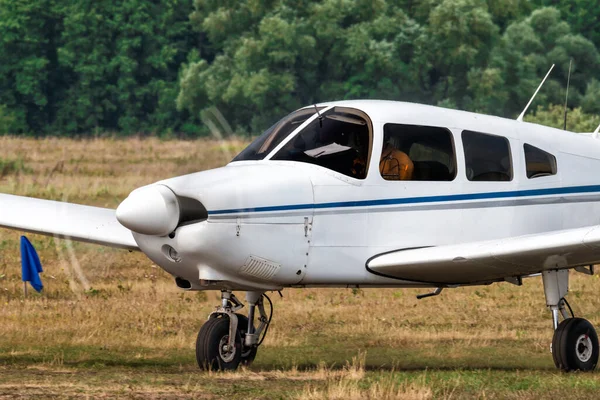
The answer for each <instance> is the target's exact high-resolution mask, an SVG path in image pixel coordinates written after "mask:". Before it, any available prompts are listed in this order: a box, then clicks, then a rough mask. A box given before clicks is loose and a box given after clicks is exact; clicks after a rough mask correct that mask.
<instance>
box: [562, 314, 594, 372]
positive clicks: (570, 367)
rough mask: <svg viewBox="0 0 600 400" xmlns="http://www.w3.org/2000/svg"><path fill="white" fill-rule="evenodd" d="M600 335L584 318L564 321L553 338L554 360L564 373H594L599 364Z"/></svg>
mask: <svg viewBox="0 0 600 400" xmlns="http://www.w3.org/2000/svg"><path fill="white" fill-rule="evenodd" d="M598 354H599V351H598V335H597V334H596V330H595V329H594V327H593V326H592V324H591V323H590V322H589V321H587V320H585V319H583V318H568V319H566V320H564V321H562V322H561V323H560V324H559V325H558V328H557V329H556V331H554V337H553V338H552V358H553V359H554V364H555V365H556V367H557V368H560V369H562V370H563V371H592V370H593V369H594V368H596V364H597V363H598Z"/></svg>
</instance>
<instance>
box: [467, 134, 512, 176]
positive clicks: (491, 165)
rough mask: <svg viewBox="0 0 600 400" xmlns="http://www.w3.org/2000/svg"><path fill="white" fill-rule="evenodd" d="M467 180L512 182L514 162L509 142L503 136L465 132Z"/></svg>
mask: <svg viewBox="0 0 600 400" xmlns="http://www.w3.org/2000/svg"><path fill="white" fill-rule="evenodd" d="M462 141H463V147H464V149H465V163H466V167H467V170H466V171H467V179H468V180H470V181H494V182H495V181H510V180H512V176H513V174H512V162H511V159H510V147H509V144H508V140H507V139H506V138H504V137H501V136H494V135H488V134H485V133H479V132H472V131H463V133H462Z"/></svg>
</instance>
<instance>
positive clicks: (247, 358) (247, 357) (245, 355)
mask: <svg viewBox="0 0 600 400" xmlns="http://www.w3.org/2000/svg"><path fill="white" fill-rule="evenodd" d="M235 315H237V317H238V332H239V333H240V337H241V339H242V361H241V362H242V365H250V364H252V361H254V359H255V358H256V353H257V351H258V347H256V346H252V347H246V346H245V345H244V343H245V338H246V332H247V331H248V317H246V316H245V315H242V314H235Z"/></svg>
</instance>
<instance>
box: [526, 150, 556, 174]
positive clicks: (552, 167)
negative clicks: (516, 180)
mask: <svg viewBox="0 0 600 400" xmlns="http://www.w3.org/2000/svg"><path fill="white" fill-rule="evenodd" d="M523 149H524V150H525V165H526V168H527V177H528V178H529V179H533V178H541V177H543V176H550V175H556V157H554V156H553V155H552V154H550V153H547V152H545V151H544V150H542V149H538V148H537V147H534V146H532V145H530V144H527V143H525V144H524V145H523Z"/></svg>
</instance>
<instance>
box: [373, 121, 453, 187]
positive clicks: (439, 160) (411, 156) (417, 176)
mask: <svg viewBox="0 0 600 400" xmlns="http://www.w3.org/2000/svg"><path fill="white" fill-rule="evenodd" d="M379 172H380V173H381V176H382V177H383V179H385V180H388V181H397V180H403V181H406V180H408V181H452V180H454V178H455V177H456V158H455V156H454V144H453V141H452V134H451V133H450V131H449V130H448V129H445V128H439V127H433V126H418V125H403V124H385V125H384V127H383V149H382V152H381V159H380V161H379Z"/></svg>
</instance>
